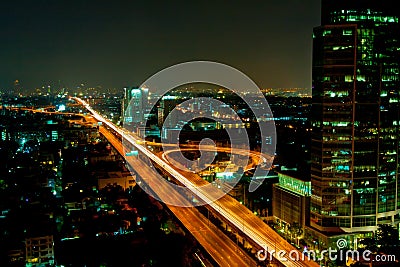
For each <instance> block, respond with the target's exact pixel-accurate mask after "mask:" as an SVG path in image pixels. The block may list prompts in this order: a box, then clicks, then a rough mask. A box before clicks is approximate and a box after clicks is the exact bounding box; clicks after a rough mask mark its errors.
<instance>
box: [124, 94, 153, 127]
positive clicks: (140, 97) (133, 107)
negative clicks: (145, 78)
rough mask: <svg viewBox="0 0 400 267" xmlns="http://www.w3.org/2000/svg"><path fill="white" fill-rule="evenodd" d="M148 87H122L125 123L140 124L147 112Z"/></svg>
mask: <svg viewBox="0 0 400 267" xmlns="http://www.w3.org/2000/svg"><path fill="white" fill-rule="evenodd" d="M148 97H149V89H148V88H144V87H142V88H139V87H132V88H124V99H123V104H122V105H123V113H122V114H123V115H124V123H125V124H131V123H133V124H136V125H137V124H139V125H140V124H141V123H143V122H145V119H146V117H147V115H148V113H149V110H148V108H149V107H148V105H149V104H148Z"/></svg>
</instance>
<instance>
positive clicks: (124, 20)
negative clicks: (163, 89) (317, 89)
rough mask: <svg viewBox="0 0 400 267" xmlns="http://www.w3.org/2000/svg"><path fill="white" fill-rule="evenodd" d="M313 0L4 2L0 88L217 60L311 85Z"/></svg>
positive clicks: (121, 80)
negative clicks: (15, 84) (16, 83)
mask: <svg viewBox="0 0 400 267" xmlns="http://www.w3.org/2000/svg"><path fill="white" fill-rule="evenodd" d="M319 23H320V3H319V1H318V0H310V1H306V2H304V1H295V0H287V1H277V0H273V1H253V2H251V3H247V2H244V1H234V2H229V3H226V2H220V1H217V2H216V1H195V2H193V1H189V2H186V1H172V2H165V1H104V0H100V1H93V0H87V1H78V0H73V1H66V0H61V1H46V0H39V1H28V0H17V1H2V2H1V3H0V33H1V34H2V36H3V39H2V42H1V43H0V59H1V62H2V63H1V65H0V89H2V90H5V89H7V88H9V87H10V86H12V85H13V82H14V81H15V80H19V81H20V83H21V85H22V86H23V88H25V89H27V90H33V89H35V88H39V87H41V86H42V85H46V84H57V85H58V83H60V84H61V86H64V87H69V88H73V87H76V86H77V85H79V84H81V83H84V84H86V85H88V86H90V87H96V86H101V87H102V88H105V89H106V88H122V87H124V86H131V85H134V84H141V83H142V82H143V81H144V80H145V79H147V78H148V77H149V76H150V75H152V74H154V73H156V72H158V71H160V70H162V69H163V68H166V67H169V66H171V65H174V64H177V63H181V62H186V61H193V60H210V61H216V62H221V63H224V64H227V65H230V66H232V67H234V68H237V69H239V70H240V71H242V72H244V73H245V74H247V75H248V76H249V77H250V78H251V79H253V80H254V81H255V82H256V83H257V84H258V85H259V86H260V88H294V87H296V88H311V70H310V66H311V51H312V28H313V27H314V26H317V25H319Z"/></svg>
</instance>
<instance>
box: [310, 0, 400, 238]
mask: <svg viewBox="0 0 400 267" xmlns="http://www.w3.org/2000/svg"><path fill="white" fill-rule="evenodd" d="M399 14H400V12H399V9H398V8H397V7H396V5H395V1H371V0H365V1H345V0H335V1H328V0H323V1H322V16H321V24H322V25H321V26H319V27H315V28H314V32H313V69H312V77H313V91H312V102H313V103H312V114H311V118H312V120H311V122H312V128H313V129H312V141H311V144H312V147H311V185H312V197H311V214H310V216H311V218H310V225H311V227H312V228H314V229H316V230H318V231H319V232H320V233H325V234H328V235H330V234H338V235H339V234H341V233H342V234H343V233H347V234H350V233H357V232H358V233H361V232H363V231H365V232H367V231H374V230H376V227H377V225H378V224H382V223H392V224H398V222H399V206H400V190H399V189H400V188H399V180H398V179H399V176H398V175H399V172H398V171H399V123H400V112H399V111H400V106H399V92H400V90H399V89H400V86H399V85H400V83H399V71H400V56H399V55H400V38H399V34H400V27H399V17H400V15H399Z"/></svg>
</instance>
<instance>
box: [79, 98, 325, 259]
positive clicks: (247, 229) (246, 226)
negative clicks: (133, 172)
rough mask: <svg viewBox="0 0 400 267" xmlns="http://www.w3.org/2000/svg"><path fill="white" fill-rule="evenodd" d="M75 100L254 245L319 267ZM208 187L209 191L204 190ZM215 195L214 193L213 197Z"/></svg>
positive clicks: (125, 131)
mask: <svg viewBox="0 0 400 267" xmlns="http://www.w3.org/2000/svg"><path fill="white" fill-rule="evenodd" d="M72 99H74V100H76V101H78V102H79V103H81V104H82V105H83V106H84V107H85V108H86V109H87V110H88V111H89V112H90V113H91V114H92V116H93V117H94V118H95V119H96V120H98V121H100V122H102V123H104V124H105V125H107V126H108V127H110V128H111V129H113V130H114V131H116V132H117V133H118V134H120V135H121V136H123V138H124V139H125V140H126V141H128V142H129V144H131V145H132V146H134V147H135V148H136V149H137V150H138V151H139V152H141V153H143V154H144V155H145V156H147V157H148V158H149V159H150V160H152V161H153V162H155V163H156V164H157V165H159V166H160V167H161V168H162V169H164V170H165V171H167V172H168V173H169V174H170V175H171V176H172V177H174V178H175V179H176V180H178V181H179V182H180V183H181V184H182V185H184V186H185V187H186V188H188V189H189V190H190V191H191V192H192V193H193V194H195V195H196V196H197V197H198V198H199V199H201V200H202V201H203V202H204V203H206V204H207V205H209V206H210V207H212V208H213V209H214V210H215V211H217V212H218V213H219V214H220V215H221V216H222V217H224V218H225V219H226V220H227V221H229V222H230V223H231V224H232V225H234V226H235V227H236V228H237V229H240V231H241V232H243V233H244V234H245V235H246V236H247V237H249V238H250V239H251V240H252V241H253V242H255V243H256V244H258V245H259V246H260V247H261V248H265V247H268V248H269V250H271V249H272V250H275V251H280V250H282V251H285V252H286V254H285V255H286V256H285V257H284V258H281V259H278V260H279V261H280V262H281V263H282V264H283V265H285V266H299V267H300V266H319V264H317V263H316V262H314V261H311V260H309V259H308V258H307V257H305V260H304V261H300V260H296V259H292V258H290V257H289V256H288V255H289V252H290V251H292V250H296V248H295V247H294V246H292V245H290V244H289V243H287V241H286V240H284V239H283V238H282V237H281V236H279V234H277V233H275V232H273V230H271V231H269V232H268V233H266V232H265V230H264V232H262V231H260V229H258V228H255V227H254V226H252V225H251V224H250V223H249V222H248V221H247V220H246V217H245V215H246V214H240V212H242V211H241V210H239V214H236V213H234V212H232V210H231V209H229V208H225V207H223V206H222V204H221V203H222V202H220V201H215V200H216V199H219V198H220V197H216V195H214V194H218V193H219V194H220V193H221V191H219V190H218V189H215V188H214V187H212V188H214V189H215V190H216V191H218V193H217V192H216V191H212V190H209V189H210V187H204V186H197V185H196V184H194V183H192V182H191V181H189V180H188V179H187V178H186V177H185V176H184V175H182V174H181V173H179V172H178V171H177V170H175V169H174V168H173V167H171V166H170V165H169V163H167V162H166V161H164V160H163V159H162V158H160V157H158V156H157V155H155V154H153V152H151V151H150V150H148V149H147V148H146V147H145V146H143V145H141V143H143V142H142V141H143V140H142V139H139V138H136V137H134V136H133V135H132V133H130V132H128V131H127V130H125V129H122V128H119V127H117V126H116V125H114V124H113V123H112V122H111V121H109V120H107V119H105V118H103V117H102V116H101V115H100V114H99V113H98V112H96V111H95V110H93V109H92V108H91V107H90V106H89V104H87V103H86V102H85V101H84V100H82V99H80V98H77V97H72ZM204 188H206V189H207V190H205V189H204ZM213 193H214V194H213Z"/></svg>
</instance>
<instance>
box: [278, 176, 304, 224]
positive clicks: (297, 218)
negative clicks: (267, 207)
mask: <svg viewBox="0 0 400 267" xmlns="http://www.w3.org/2000/svg"><path fill="white" fill-rule="evenodd" d="M278 179H279V182H278V183H275V184H274V185H273V188H272V199H273V201H272V214H273V216H274V219H275V221H277V223H278V224H279V225H280V226H281V227H283V228H285V227H286V226H287V225H292V224H294V223H298V224H299V225H300V226H301V227H302V228H303V227H304V226H305V225H306V224H307V222H308V220H309V212H308V210H309V209H310V195H311V184H310V181H305V180H302V179H299V178H295V177H293V176H292V175H289V174H288V173H284V172H282V173H278Z"/></svg>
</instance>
